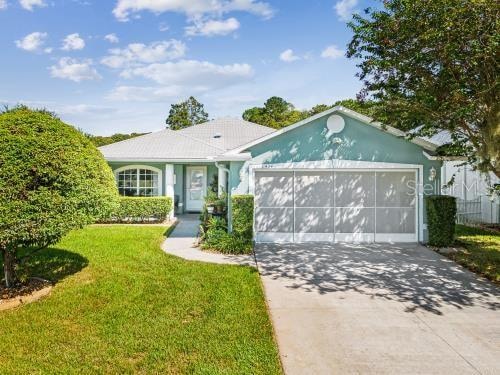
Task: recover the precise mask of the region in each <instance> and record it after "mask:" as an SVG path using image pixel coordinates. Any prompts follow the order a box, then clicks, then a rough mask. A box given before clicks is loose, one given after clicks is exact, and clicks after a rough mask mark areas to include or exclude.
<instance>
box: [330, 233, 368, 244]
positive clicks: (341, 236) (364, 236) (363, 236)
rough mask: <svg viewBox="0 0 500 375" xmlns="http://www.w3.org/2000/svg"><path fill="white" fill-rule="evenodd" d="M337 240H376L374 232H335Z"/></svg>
mask: <svg viewBox="0 0 500 375" xmlns="http://www.w3.org/2000/svg"><path fill="white" fill-rule="evenodd" d="M335 242H375V234H374V233H335Z"/></svg>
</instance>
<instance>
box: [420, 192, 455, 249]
mask: <svg viewBox="0 0 500 375" xmlns="http://www.w3.org/2000/svg"><path fill="white" fill-rule="evenodd" d="M425 199H426V206H427V228H428V230H429V245H431V246H438V247H446V246H450V245H452V244H453V241H454V235H455V218H456V214H457V202H456V198H455V197H452V196H449V195H430V196H427V197H426V198H425Z"/></svg>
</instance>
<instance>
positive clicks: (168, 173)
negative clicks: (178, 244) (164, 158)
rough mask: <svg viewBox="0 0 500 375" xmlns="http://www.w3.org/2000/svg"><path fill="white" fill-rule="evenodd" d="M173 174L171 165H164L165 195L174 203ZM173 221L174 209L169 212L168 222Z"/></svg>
mask: <svg viewBox="0 0 500 375" xmlns="http://www.w3.org/2000/svg"><path fill="white" fill-rule="evenodd" d="M174 185H175V173H174V165H173V164H165V195H166V196H167V197H170V199H171V200H172V205H174V202H175V186H174ZM174 219H175V207H173V208H172V211H171V212H170V220H174Z"/></svg>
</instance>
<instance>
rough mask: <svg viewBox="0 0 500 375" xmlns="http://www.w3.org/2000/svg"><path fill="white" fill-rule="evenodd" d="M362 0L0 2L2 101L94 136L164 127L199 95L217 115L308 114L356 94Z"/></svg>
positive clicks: (0, 79)
mask: <svg viewBox="0 0 500 375" xmlns="http://www.w3.org/2000/svg"><path fill="white" fill-rule="evenodd" d="M370 3H372V5H373V2H370V1H362V0H282V1H271V0H153V1H152V0H0V46H1V50H2V56H1V59H0V64H1V65H0V67H1V69H0V103H1V104H8V105H13V104H16V103H25V104H28V105H30V106H34V107H46V108H47V109H50V110H53V111H55V112H57V113H58V114H59V115H60V116H61V117H62V119H63V120H64V121H66V122H68V123H70V124H72V125H74V126H77V127H79V128H81V129H83V130H85V131H88V132H91V133H93V134H101V135H108V134H112V133H115V132H132V131H138V132H139V131H140V132H142V131H153V130H157V129H161V128H162V127H164V121H165V118H166V116H167V115H168V110H169V108H170V105H171V104H172V103H176V102H178V101H180V100H182V99H184V98H186V97H188V96H189V95H194V96H195V97H197V98H198V99H199V100H200V101H201V102H202V103H204V104H205V108H206V110H207V111H208V112H209V114H210V117H218V116H227V115H229V116H241V113H242V111H243V110H244V109H246V108H249V107H252V106H256V105H262V103H263V102H264V100H265V99H267V98H268V97H270V96H273V95H278V96H281V97H283V98H285V99H287V100H288V101H290V102H292V103H293V104H295V106H296V107H297V108H308V107H311V106H312V105H314V104H319V103H326V104H328V103H332V102H334V101H336V100H338V99H344V98H349V97H354V96H355V94H356V93H357V92H358V91H359V89H360V87H361V84H360V82H359V80H358V79H357V78H356V77H355V73H356V67H355V62H354V61H351V60H348V59H347V58H345V57H344V51H345V48H346V44H347V43H348V41H349V40H350V35H351V33H350V31H349V29H348V28H347V25H346V22H347V21H348V20H349V18H350V17H351V15H352V13H353V12H356V11H359V10H361V9H363V8H364V7H366V6H369V5H370Z"/></svg>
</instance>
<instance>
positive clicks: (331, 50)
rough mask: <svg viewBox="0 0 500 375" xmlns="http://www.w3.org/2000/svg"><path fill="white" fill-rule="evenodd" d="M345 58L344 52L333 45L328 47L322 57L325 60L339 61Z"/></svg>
mask: <svg viewBox="0 0 500 375" xmlns="http://www.w3.org/2000/svg"><path fill="white" fill-rule="evenodd" d="M343 56H344V51H343V50H341V49H340V48H338V47H337V46H336V45H331V46H328V47H326V48H325V49H324V50H323V52H321V57H323V58H325V59H332V60H334V59H338V58H341V57H343Z"/></svg>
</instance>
